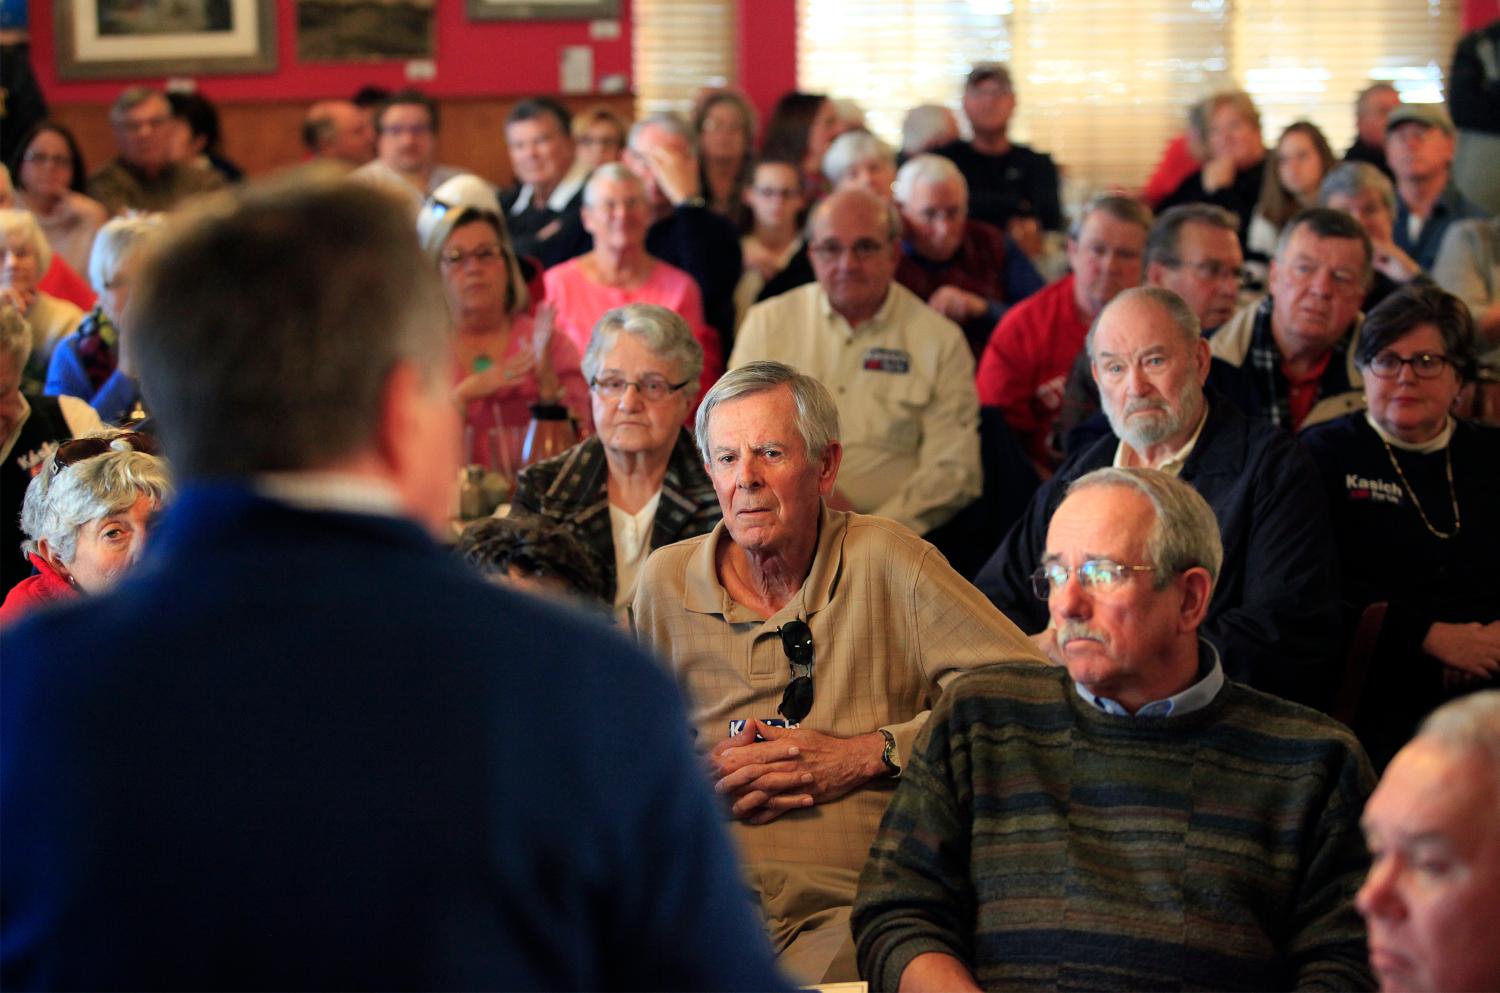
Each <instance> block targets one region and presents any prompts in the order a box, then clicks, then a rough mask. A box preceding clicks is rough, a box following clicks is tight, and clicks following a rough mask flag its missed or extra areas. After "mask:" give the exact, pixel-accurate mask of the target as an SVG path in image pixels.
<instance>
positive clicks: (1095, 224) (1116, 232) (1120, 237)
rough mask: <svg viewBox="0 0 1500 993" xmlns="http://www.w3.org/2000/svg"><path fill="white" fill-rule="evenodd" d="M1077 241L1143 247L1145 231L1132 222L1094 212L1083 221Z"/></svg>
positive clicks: (1100, 211) (1099, 211)
mask: <svg viewBox="0 0 1500 993" xmlns="http://www.w3.org/2000/svg"><path fill="white" fill-rule="evenodd" d="M1078 240H1079V241H1093V242H1106V243H1108V244H1111V245H1131V244H1138V245H1144V244H1145V243H1146V229H1145V228H1143V227H1141V226H1140V225H1139V224H1136V223H1135V222H1133V221H1124V220H1121V219H1120V218H1118V217H1116V216H1115V215H1113V214H1111V213H1109V212H1108V211H1106V210H1095V211H1092V212H1090V213H1089V216H1088V217H1085V218H1084V219H1083V228H1082V230H1080V231H1079V233H1078Z"/></svg>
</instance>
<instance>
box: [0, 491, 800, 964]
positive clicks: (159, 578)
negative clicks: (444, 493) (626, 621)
mask: <svg viewBox="0 0 1500 993" xmlns="http://www.w3.org/2000/svg"><path fill="white" fill-rule="evenodd" d="M4 639H5V649H4V651H5V664H4V666H3V667H0V837H3V838H4V845H5V858H4V860H3V863H0V891H3V893H4V901H3V904H0V935H3V939H0V941H3V944H0V985H3V986H4V987H5V988H6V989H23V988H44V987H45V988H70V987H71V988H77V987H88V988H95V989H103V988H133V989H157V988H160V989H168V988H184V987H196V988H231V987H233V988H256V989H323V988H351V987H361V988H373V987H380V988H389V989H441V988H464V989H538V988H572V989H619V988H631V989H638V988H654V989H667V988H690V989H710V988H718V989H728V988H741V989H769V988H784V981H783V980H782V979H781V978H780V977H779V976H778V975H777V974H776V972H775V971H774V970H773V967H772V964H771V956H770V950H769V947H768V944H767V941H766V938H765V936H764V934H763V932H762V930H761V928H760V926H759V923H758V921H757V919H756V918H755V916H754V914H753V912H752V908H751V904H750V899H749V896H748V892H747V891H746V890H745V888H744V886H743V884H742V883H741V882H740V880H739V875H738V872H737V870H736V866H735V863H734V859H733V857H732V855H731V851H730V848H729V845H728V842H727V840H726V837H725V835H724V832H723V829H722V827H721V825H720V823H719V821H720V820H721V813H720V811H719V810H718V809H717V807H716V805H715V804H714V802H713V801H712V800H711V798H710V795H709V791H708V790H707V788H706V784H705V783H704V782H703V779H702V772H701V771H700V770H699V768H698V766H697V764H696V760H695V758H694V756H693V753H692V750H691V746H690V744H689V741H688V736H687V731H686V727H687V720H686V717H685V715H684V713H683V710H682V706H681V704H680V703H679V701H678V698H677V694H676V691H675V690H674V688H673V687H672V685H671V683H670V681H669V679H668V678H667V676H666V675H665V674H664V673H663V671H662V670H661V669H660V668H659V667H658V666H657V665H655V664H654V663H653V662H652V661H651V660H650V659H649V658H647V657H646V656H645V655H643V654H642V653H641V652H640V650H639V649H637V648H636V647H634V646H633V645H631V644H630V643H628V642H627V641H626V640H625V639H624V638H622V637H621V636H620V635H618V634H616V633H615V632H613V631H612V630H610V629H608V628H606V627H604V626H602V625H600V624H598V623H595V622H594V621H592V620H590V619H588V618H586V617H584V616H583V615H581V614H576V613H573V612H571V611H567V610H564V609H560V608H557V607H555V606H553V605H551V604H548V603H544V602H542V601H540V600H538V599H534V598H530V597H526V596H522V595H520V594H516V593H512V592H509V591H506V590H501V589H498V588H496V587H493V586H490V585H489V584H487V583H485V582H483V581H482V580H480V579H478V578H477V577H474V576H472V575H470V574H469V573H468V572H467V570H466V569H464V568H463V567H462V566H461V565H460V564H459V563H457V562H455V561H453V560H451V559H450V557H449V556H448V555H447V554H446V553H445V552H444V551H443V550H442V549H440V548H439V547H438V546H436V545H435V544H434V543H433V542H432V541H430V540H429V539H428V538H427V537H426V536H425V535H424V534H423V533H422V532H421V531H420V530H419V529H418V528H417V527H416V526H415V525H413V524H411V523H409V522H407V521H404V520H399V519H396V518H385V517H377V516H372V515H360V514H347V513H333V512H323V513H317V512H308V511H301V510H294V509H292V508H290V507H288V506H286V505H283V504H279V503H275V502H271V501H267V500H264V499H261V498H258V497H256V496H255V495H253V494H252V492H251V491H249V490H248V489H246V488H244V487H241V486H238V485H214V486H207V485H202V484H199V485H197V486H195V487H191V488H189V489H188V490H186V491H185V492H184V493H183V494H182V495H181V496H180V498H179V500H178V502H177V504H176V505H175V506H174V507H173V508H172V509H171V510H170V511H168V514H167V520H166V522H165V523H164V525H163V527H162V529H161V531H160V532H159V533H158V535H157V536H156V540H155V542H154V544H153V546H152V548H151V550H150V551H149V552H148V553H147V557H146V558H145V559H144V560H143V561H142V563H141V564H140V566H139V567H138V569H137V570H136V572H134V573H133V574H132V575H131V576H130V577H129V578H128V579H127V580H126V582H125V583H124V584H122V586H121V587H120V589H118V590H117V591H116V592H114V593H111V594H107V595H104V596H100V597H95V598H89V599H85V600H81V601H79V606H78V607H76V608H73V609H65V610H59V611H57V612H56V613H51V614H45V613H44V614H42V615H40V616H36V617H33V618H32V619H30V620H28V621H25V622H23V623H22V624H20V625H18V626H17V627H16V628H15V629H13V630H10V631H7V632H5V635H4Z"/></svg>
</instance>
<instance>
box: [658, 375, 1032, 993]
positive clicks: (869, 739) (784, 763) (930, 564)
mask: <svg viewBox="0 0 1500 993" xmlns="http://www.w3.org/2000/svg"><path fill="white" fill-rule="evenodd" d="M696 426H697V441H698V448H699V451H700V452H701V454H702V456H703V460H704V462H705V463H706V464H707V469H708V473H709V476H710V478H711V479H712V480H713V483H714V489H715V490H716V491H717V493H718V496H719V503H720V505H721V506H722V508H723V510H724V519H723V521H722V522H721V523H720V524H719V525H718V526H717V527H715V528H714V530H713V532H712V533H710V534H707V535H703V536H701V537H697V538H690V539H688V540H686V541H682V542H678V543H677V544H675V545H669V546H667V547H665V548H661V549H658V550H657V551H656V552H655V553H653V554H652V556H651V558H650V559H649V560H648V561H647V563H646V566H645V568H644V569H643V570H642V573H641V578H640V584H639V586H638V587H637V591H636V598H635V603H634V607H633V614H634V621H635V626H636V630H637V633H638V634H639V635H640V636H641V638H642V639H643V640H644V641H646V642H648V643H649V644H651V645H653V646H654V647H655V648H656V649H657V651H658V652H659V653H660V654H661V655H662V657H663V658H665V659H666V660H667V662H668V664H669V666H670V667H671V669H672V671H673V672H674V673H675V675H676V677H677V680H678V683H679V685H680V686H681V688H682V690H683V693H684V695H685V696H686V698H687V699H688V702H689V706H690V708H691V710H692V715H693V720H694V724H695V727H696V729H697V734H698V744H699V747H700V748H701V749H703V750H705V751H707V752H708V753H709V758H710V763H711V766H712V770H713V775H714V777H715V778H716V779H717V784H716V789H717V791H718V792H719V794H720V795H722V796H723V797H724V800H725V802H726V803H727V804H728V805H729V809H730V813H731V815H732V816H733V817H734V819H735V833H736V839H737V841H738V842H739V847H740V851H741V853H742V855H743V857H744V860H745V863H746V868H747V874H748V877H749V882H750V885H751V886H752V887H753V888H754V889H755V891H756V892H757V893H758V894H759V895H760V898H761V904H762V909H763V911H764V913H765V916H766V919H767V926H768V928H769V930H770V933H771V938H772V942H773V944H774V946H775V947H776V949H777V951H778V952H779V953H780V956H781V959H780V961H781V965H782V966H783V967H784V968H785V969H786V970H787V972H788V973H789V974H791V975H792V976H793V977H794V978H795V979H797V980H799V981H801V982H803V983H817V982H837V981H846V980H854V979H857V978H858V977H857V975H856V974H855V970H854V962H853V943H852V940H851V938H850V933H849V908H850V906H851V904H852V903H853V901H854V890H855V884H856V881H857V880H858V878H859V870H860V868H861V867H862V866H863V865H864V863H865V858H866V856H867V855H868V853H869V849H870V843H871V842H872V841H873V840H874V837H875V829H876V826H877V825H878V824H879V822H880V817H881V814H882V813H883V812H884V811H885V806H886V802H887V801H888V800H889V799H890V796H891V792H892V789H893V787H894V785H895V781H896V779H897V777H899V776H900V774H901V767H902V765H903V763H904V762H905V761H906V757H907V756H908V755H909V754H911V750H912V747H913V743H914V741H915V739H916V737H917V732H918V731H919V730H920V729H921V728H922V726H923V724H924V723H925V722H926V719H927V714H928V711H929V709H930V708H931V707H932V706H933V704H934V703H935V702H936V701H937V700H938V699H939V698H940V696H941V694H942V692H943V688H944V687H945V686H946V685H947V684H948V683H949V682H950V681H951V680H952V679H953V678H954V677H955V676H957V675H958V674H959V673H960V672H963V671H965V670H969V669H974V668H978V667H981V666H984V665H989V664H993V663H996V662H1003V661H1013V662H1027V661H1029V662H1033V663H1036V662H1040V658H1039V656H1038V654H1037V652H1036V651H1035V649H1034V648H1033V647H1032V646H1031V645H1030V643H1028V642H1027V640H1026V638H1025V636H1024V635H1022V634H1021V632H1020V631H1018V630H1016V628H1015V627H1014V626H1013V625H1012V624H1011V623H1010V622H1009V621H1007V620H1006V619H1005V618H1004V617H1003V616H1002V615H1001V614H1000V612H999V611H997V610H995V609H994V607H992V606H991V605H990V604H989V603H988V602H987V601H986V600H985V599H984V597H983V596H981V595H980V594H979V592H978V591H977V590H975V589H974V588H973V587H972V586H970V585H969V584H968V583H966V582H965V581H964V580H963V578H962V577H961V576H959V574H958V573H956V572H954V570H953V569H952V568H951V567H950V566H949V565H948V563H947V562H946V561H945V560H944V559H943V557H942V556H941V555H940V554H939V553H938V551H937V550H936V549H935V548H933V547H932V546H931V545H930V544H928V543H927V542H925V541H923V540H922V539H920V538H918V537H917V536H916V535H915V534H913V533H912V532H911V531H909V530H908V529H906V528H905V527H903V526H901V525H900V524H897V523H896V522H894V521H891V520H887V519H885V518H880V517H873V516H865V515H861V514H855V513H849V512H844V511H838V510H833V509H831V508H830V507H829V505H828V504H827V502H826V501H827V498H828V496H829V494H830V493H832V492H833V489H834V483H835V480H836V478H837V476H838V471H839V465H840V462H841V460H842V458H843V453H844V450H843V446H842V445H841V444H840V442H839V415H838V410H837V408H836V407H835V405H834V402H833V398H832V397H831V396H830V395H829V393H828V390H826V389H825V388H824V387H823V386H822V384H820V383H819V382H818V381H817V380H815V379H813V378H811V377H809V376H805V375H802V374H801V373H798V372H797V371H796V370H794V369H792V368H791V367H789V366H786V365H783V364H781V363H779V362H766V361H763V362H751V363H748V364H746V365H744V366H741V367H740V368H738V369H735V370H734V371H732V372H730V373H728V374H727V375H725V376H724V378H723V379H721V380H719V382H718V383H717V384H716V385H715V386H714V388H713V389H712V390H710V391H709V393H708V395H707V396H706V397H705V398H704V400H703V405H702V406H701V407H700V408H699V410H698V417H697V425H696Z"/></svg>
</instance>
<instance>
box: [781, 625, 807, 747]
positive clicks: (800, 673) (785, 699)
mask: <svg viewBox="0 0 1500 993" xmlns="http://www.w3.org/2000/svg"><path fill="white" fill-rule="evenodd" d="M776 633H777V634H779V635H781V650H782V651H783V652H785V653H786V660H787V662H788V663H790V664H791V667H792V681H791V682H790V683H787V686H786V692H785V693H783V694H782V695H781V706H779V707H777V708H776V712H777V713H778V714H780V715H781V716H782V717H785V718H786V719H787V720H788V721H789V722H790V723H792V724H800V723H801V721H802V718H804V717H806V716H807V712H808V711H809V710H812V705H813V680H812V670H813V638H812V629H811V628H809V627H808V626H807V622H806V621H787V622H786V623H785V624H783V625H781V627H779V628H777V629H776Z"/></svg>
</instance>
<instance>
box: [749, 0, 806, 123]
mask: <svg viewBox="0 0 1500 993" xmlns="http://www.w3.org/2000/svg"><path fill="white" fill-rule="evenodd" d="M735 15H736V20H735V23H736V26H737V27H738V28H739V36H738V38H736V47H735V64H736V65H737V66H738V67H739V74H740V89H742V90H744V91H745V94H746V95H747V96H749V97H750V102H751V103H753V104H755V107H756V109H757V110H759V111H760V119H761V120H762V121H764V120H765V119H766V118H767V116H769V114H770V113H771V108H772V107H773V106H775V104H776V101H777V100H779V99H780V98H781V95H782V94H783V93H787V92H790V91H791V90H795V89H796V88H797V0H739V7H738V9H737V10H736V12H735Z"/></svg>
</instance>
